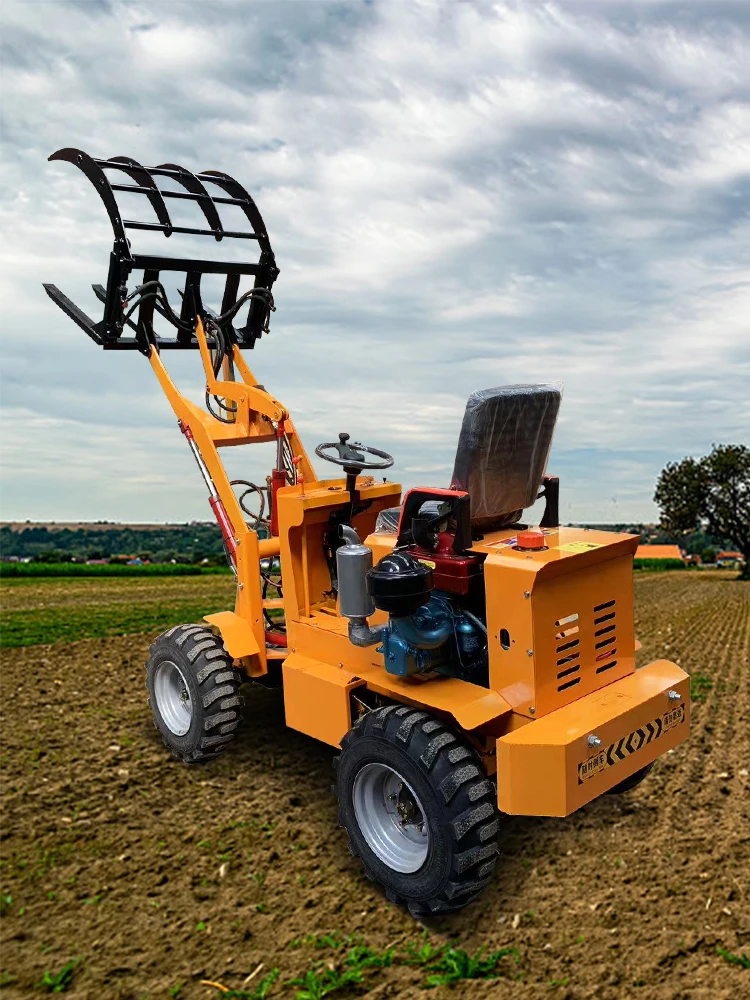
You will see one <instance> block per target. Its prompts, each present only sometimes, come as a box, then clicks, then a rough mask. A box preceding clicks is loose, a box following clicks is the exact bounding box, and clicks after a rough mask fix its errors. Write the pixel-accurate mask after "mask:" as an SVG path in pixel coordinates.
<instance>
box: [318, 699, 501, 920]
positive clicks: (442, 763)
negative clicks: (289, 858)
mask: <svg viewBox="0 0 750 1000" xmlns="http://www.w3.org/2000/svg"><path fill="white" fill-rule="evenodd" d="M334 767H335V769H336V782H335V784H334V788H333V790H334V793H335V794H336V796H337V798H338V801H339V822H340V823H341V825H342V826H343V827H344V828H345V830H346V831H347V833H348V834H349V838H350V840H349V849H350V850H351V852H352V854H354V855H355V856H356V857H359V858H360V859H361V861H362V864H363V865H364V869H365V873H366V875H367V876H368V878H370V879H372V880H373V881H375V882H379V883H380V884H381V885H382V886H383V887H384V888H385V891H386V895H387V897H388V899H390V900H391V901H392V902H394V903H404V904H406V905H407V906H408V908H409V910H410V911H411V913H412V914H413V915H414V916H427V915H429V914H431V913H440V912H447V911H449V910H458V909H460V908H461V907H463V906H465V905H466V904H467V903H469V902H471V901H472V900H473V899H474V898H475V897H476V896H477V895H478V894H479V893H480V892H481V890H482V889H483V888H484V887H485V885H486V884H487V882H488V881H489V879H490V876H491V874H492V870H493V869H494V867H495V862H496V860H497V855H498V846H497V838H498V831H499V828H500V818H499V813H498V809H497V802H496V800H497V796H496V793H495V786H494V784H493V783H492V782H491V781H490V780H489V779H488V778H486V777H485V776H484V775H483V773H482V771H481V767H480V761H479V758H478V756H477V754H476V753H475V752H474V751H473V750H472V749H471V748H470V747H469V746H468V745H466V744H465V743H463V742H462V741H461V740H460V739H459V738H458V737H457V736H456V735H455V734H454V733H452V732H451V731H450V729H449V728H448V727H447V726H446V725H444V723H442V722H441V721H440V720H438V719H435V718H434V717H432V716H430V715H429V714H428V713H427V712H422V711H417V710H415V709H413V708H408V707H405V706H397V705H389V706H387V707H385V708H381V709H378V710H376V711H373V712H368V713H367V715H364V716H363V717H362V718H361V719H358V720H357V722H356V723H355V725H354V726H353V728H352V729H351V730H350V731H349V732H348V733H347V734H346V736H345V737H344V739H343V740H342V744H341V755H340V757H338V758H337V759H336V761H335V762H334Z"/></svg>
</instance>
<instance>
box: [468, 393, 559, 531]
mask: <svg viewBox="0 0 750 1000" xmlns="http://www.w3.org/2000/svg"><path fill="white" fill-rule="evenodd" d="M561 399H562V385H561V384H560V383H556V384H551V385H508V386H502V387H500V388H497V389H481V390H480V391H478V392H474V393H472V394H471V396H470V397H469V401H468V403H467V404H466V412H465V413H464V419H463V423H462V425H461V433H460V435H459V439H458V448H457V449H456V462H455V466H454V468H453V479H452V480H451V486H452V487H454V488H456V489H460V490H466V491H467V492H468V493H469V495H470V497H471V521H472V525H473V526H474V527H476V528H479V529H480V530H485V531H489V530H493V529H494V530H497V529H499V528H502V527H505V526H507V525H510V524H513V523H515V522H516V521H517V520H518V519H519V518H520V516H521V514H522V513H523V511H524V510H525V509H526V508H527V507H530V506H531V505H532V504H533V503H534V501H535V500H536V498H537V495H538V493H539V489H540V487H541V485H542V478H543V476H544V471H545V468H546V465H547V459H548V458H549V452H550V447H551V446H552V435H553V433H554V430H555V423H556V421H557V412H558V410H559V408H560V401H561Z"/></svg>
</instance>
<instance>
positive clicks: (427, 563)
mask: <svg viewBox="0 0 750 1000" xmlns="http://www.w3.org/2000/svg"><path fill="white" fill-rule="evenodd" d="M417 562H421V563H422V565H423V566H429V567H430V569H435V563H434V562H431V561H430V560H429V559H418V560H417Z"/></svg>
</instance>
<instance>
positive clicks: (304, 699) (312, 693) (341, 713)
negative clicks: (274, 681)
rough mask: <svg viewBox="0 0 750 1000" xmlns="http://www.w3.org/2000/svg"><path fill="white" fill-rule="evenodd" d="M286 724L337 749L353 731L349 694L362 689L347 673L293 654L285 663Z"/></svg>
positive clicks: (349, 673) (362, 682)
mask: <svg viewBox="0 0 750 1000" xmlns="http://www.w3.org/2000/svg"><path fill="white" fill-rule="evenodd" d="M282 669H283V672H284V711H285V713H286V724H287V726H289V728H290V729H296V730H297V731H298V732H300V733H304V734H305V735H306V736H312V737H313V738H314V739H316V740H321V741H322V742H323V743H330V744H331V746H339V744H340V743H341V739H342V737H343V736H344V734H345V733H347V732H348V731H349V730H350V729H351V727H352V715H351V701H350V698H349V692H350V691H352V690H353V689H354V688H356V687H361V686H362V685H363V684H364V681H362V680H359V678H357V677H356V676H355V675H354V674H353V673H351V672H350V671H349V670H344V669H343V668H338V667H332V666H331V665H330V664H328V663H321V661H320V660H312V659H310V657H309V656H302V655H301V654H300V653H292V654H291V655H290V656H287V658H286V659H285V660H284V666H283V668H282Z"/></svg>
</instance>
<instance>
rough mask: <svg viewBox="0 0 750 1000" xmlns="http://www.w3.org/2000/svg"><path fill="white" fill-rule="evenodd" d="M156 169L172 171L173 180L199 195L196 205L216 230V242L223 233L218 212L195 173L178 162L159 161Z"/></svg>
mask: <svg viewBox="0 0 750 1000" xmlns="http://www.w3.org/2000/svg"><path fill="white" fill-rule="evenodd" d="M157 169H158V170H170V171H174V177H173V180H175V181H177V183H178V184H181V185H182V186H183V187H184V188H185V190H186V191H189V192H190V193H191V194H194V195H199V196H200V197H199V198H198V199H197V204H198V207H199V208H200V210H201V212H203V215H204V216H205V219H206V222H207V223H208V224H209V226H210V227H211V229H213V230H216V241H217V242H218V241H219V240H220V239H221V238H222V236H223V235H224V227H223V226H222V224H221V219H220V218H219V213H218V212H217V211H216V205H214V200H213V198H212V197H211V195H210V194H209V193H208V191H207V190H206V187H205V185H204V184H203V183H202V182H201V181H200V180H199V179H198V177H196V175H195V174H193V173H191V172H190V171H189V170H186V169H185V168H184V167H181V166H180V165H179V164H178V163H160V164H159V166H158V168H157Z"/></svg>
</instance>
